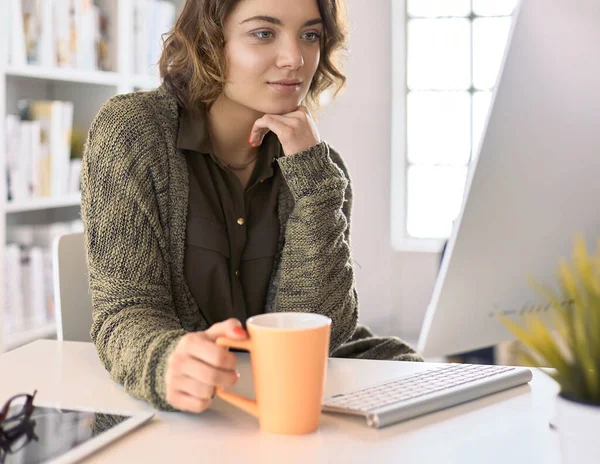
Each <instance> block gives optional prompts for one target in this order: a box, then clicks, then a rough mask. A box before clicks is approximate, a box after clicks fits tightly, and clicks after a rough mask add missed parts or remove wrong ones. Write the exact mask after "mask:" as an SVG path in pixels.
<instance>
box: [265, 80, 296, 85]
mask: <svg viewBox="0 0 600 464" xmlns="http://www.w3.org/2000/svg"><path fill="white" fill-rule="evenodd" d="M269 84H277V85H300V84H302V81H298V80H294V79H283V80H280V81H272V82H269Z"/></svg>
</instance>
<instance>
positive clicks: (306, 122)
mask: <svg viewBox="0 0 600 464" xmlns="http://www.w3.org/2000/svg"><path fill="white" fill-rule="evenodd" d="M269 131H272V132H274V133H275V134H276V135H277V137H278V138H279V142H281V146H282V147H283V152H284V154H285V155H286V156H290V155H294V154H296V153H300V152H302V151H304V150H306V149H308V148H310V147H314V146H315V145H317V144H319V143H320V142H321V138H320V136H319V131H318V129H317V125H316V124H315V122H314V121H313V118H312V116H311V115H310V112H309V111H308V109H307V108H306V107H305V106H299V107H298V109H297V110H296V111H293V112H291V113H287V114H282V115H278V114H265V115H264V116H263V117H262V118H260V119H257V120H256V122H255V123H254V126H252V131H251V132H250V136H249V137H248V142H250V145H252V146H253V147H258V146H259V145H260V144H261V143H262V141H263V139H264V137H265V135H266V134H267V132H269Z"/></svg>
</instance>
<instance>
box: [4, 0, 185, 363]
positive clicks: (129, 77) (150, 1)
mask: <svg viewBox="0 0 600 464" xmlns="http://www.w3.org/2000/svg"><path fill="white" fill-rule="evenodd" d="M64 1H65V2H67V3H71V5H75V4H77V2H81V5H84V4H86V1H85V0H64ZM92 1H93V4H94V6H95V7H98V9H97V10H95V11H97V12H100V13H97V14H102V15H104V16H105V18H107V19H108V21H107V22H105V23H103V24H107V29H106V31H105V32H107V37H108V40H106V44H107V47H106V48H105V50H108V53H107V56H108V59H107V61H106V63H109V64H110V66H108V69H107V67H106V66H104V68H105V69H103V70H98V69H97V66H93V68H95V69H85V70H83V69H81V68H80V67H78V66H77V64H72V65H69V66H66V67H59V66H57V65H51V66H48V65H47V63H39V62H35V61H36V60H30V59H29V58H26V60H25V62H22V61H19V60H18V59H17V60H14V59H9V57H11V58H12V57H13V56H14V50H15V48H11V47H14V46H13V45H11V42H10V40H11V39H12V40H14V31H15V22H14V18H15V16H14V15H12V16H11V14H12V13H14V11H12V10H11V9H14V8H15V7H14V4H15V2H22V3H21V7H22V8H24V9H26V8H28V6H27V2H29V7H30V5H32V4H36V2H31V1H30V0H1V1H0V166H1V167H2V175H0V218H1V220H0V259H1V261H2V263H3V266H1V267H0V283H1V285H0V353H2V352H5V351H9V350H11V349H14V348H17V347H19V346H21V345H24V344H26V343H29V342H31V341H34V340H36V339H39V338H53V337H55V336H56V324H55V321H54V317H53V316H51V315H50V313H49V315H48V318H47V319H46V320H43V321H41V320H39V319H36V320H37V321H38V322H37V323H32V322H31V321H29V320H27V321H26V322H25V323H23V324H21V325H20V326H19V328H18V329H17V328H14V324H13V325H10V326H9V325H8V319H7V318H8V311H9V309H7V308H6V306H7V304H8V305H10V304H11V302H12V301H13V300H11V299H10V298H9V297H10V296H11V295H7V293H11V292H7V290H6V289H7V286H8V285H9V284H8V280H7V279H9V280H10V279H11V278H12V277H13V275H12V274H13V273H14V272H15V270H14V269H13V268H11V267H10V265H7V263H6V259H5V258H6V256H7V255H8V254H9V253H8V252H7V250H8V249H9V248H10V247H11V246H12V247H13V251H14V245H11V244H13V243H15V242H14V241H15V238H14V237H15V236H16V235H17V236H18V233H17V231H19V230H21V229H23V228H32V230H34V231H39V230H41V229H44V228H46V229H48V228H50V226H51V225H52V224H56V223H63V224H65V223H66V224H68V223H73V221H77V220H79V219H80V203H81V194H80V192H75V191H73V192H66V193H64V194H61V195H54V196H43V197H42V196H36V195H34V196H31V197H28V198H20V199H18V200H10V201H9V200H8V196H7V195H8V191H9V189H10V186H9V185H8V181H7V175H6V173H7V160H8V158H7V157H8V156H9V155H8V154H7V130H6V127H7V115H16V114H19V102H20V101H21V100H23V99H27V100H51V101H55V100H56V101H63V102H72V104H73V131H74V133H75V131H77V132H79V133H80V134H83V137H84V138H85V135H86V134H87V130H88V129H89V126H90V124H91V122H92V120H93V118H94V117H95V115H96V114H97V112H98V110H99V109H100V107H101V106H102V104H103V103H104V102H105V101H106V100H108V99H109V98H110V97H112V96H114V95H117V94H121V93H128V92H132V91H137V90H145V89H151V88H155V87H156V86H158V85H159V83H160V81H159V78H158V73H157V71H156V66H153V67H150V65H149V64H148V65H147V66H144V64H145V63H144V62H141V64H140V58H139V55H140V54H141V53H140V48H141V49H143V52H144V53H145V56H148V55H150V56H153V55H152V52H154V56H156V48H154V49H153V50H152V49H150V50H149V49H148V48H149V47H156V46H157V44H158V47H159V48H160V35H161V34H162V33H164V32H167V30H168V29H169V28H170V25H171V24H172V22H171V21H172V20H174V18H175V17H176V15H177V14H178V13H179V12H180V10H181V8H182V6H183V3H184V0H92ZM23 2H25V6H23V5H24V3H23ZM42 3H44V2H42ZM76 8H77V7H75V6H73V10H72V11H75V10H76ZM165 8H166V11H165ZM78 11H81V10H78ZM141 11H142V12H143V15H141V14H140V12H141ZM169 12H170V13H171V15H170V18H171V19H170V18H169V14H165V13H169ZM39 15H40V18H42V19H40V23H41V24H42V27H41V30H42V31H44V30H45V29H44V27H43V25H44V24H47V23H44V22H43V13H39ZM73 17H74V16H73ZM91 17H92V18H94V24H99V22H98V18H97V17H93V16H91ZM142 17H143V19H140V18H142ZM152 18H154V19H152ZM74 23H75V21H74V20H73V22H72V24H74ZM140 24H142V25H140ZM167 26H168V27H167ZM53 27H54V28H55V29H57V26H53ZM72 27H75V26H72ZM47 29H49V30H51V29H52V27H50V28H47ZM80 30H82V31H83V30H84V29H83V28H82V29H80ZM140 30H141V32H136V31H140ZM136 34H138V35H136ZM140 34H143V35H144V36H145V37H148V43H146V41H141V37H140ZM41 35H43V32H42V33H41ZM45 37H46V38H47V37H48V35H46V36H45ZM91 40H92V41H91V42H89V43H94V42H93V39H91ZM52 43H54V41H52ZM140 44H142V45H140ZM53 46H54V45H53ZM58 48H59V47H57V49H58ZM38 50H48V48H47V47H46V46H40V47H39V48H38ZM50 50H52V49H50ZM88 50H89V48H88ZM94 50H98V48H97V47H96V46H95V48H94ZM55 51H57V50H55ZM57 53H58V51H57ZM142 55H143V54H142ZM40 56H41V54H39V55H38V60H37V61H41V58H39V57H40ZM57 56H58V55H57ZM15 61H16V62H17V63H15ZM46 61H47V60H46ZM74 61H76V60H74ZM97 61H98V60H96V62H97ZM147 61H148V62H151V61H152V60H147ZM103 63H104V62H103ZM140 69H142V70H147V72H140ZM35 233H37V232H35ZM51 238H53V237H51ZM36 245H37V244H36ZM47 245H48V244H46V246H47ZM5 283H6V284H5ZM11 288H12V287H11ZM12 317H14V312H13V314H12ZM13 323H14V321H13ZM9 327H10V328H9Z"/></svg>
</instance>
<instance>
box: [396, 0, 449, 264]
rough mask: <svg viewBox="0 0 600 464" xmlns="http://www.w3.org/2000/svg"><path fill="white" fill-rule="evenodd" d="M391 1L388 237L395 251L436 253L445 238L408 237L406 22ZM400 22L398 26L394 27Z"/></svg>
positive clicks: (401, 3) (400, 5) (399, 0)
mask: <svg viewBox="0 0 600 464" xmlns="http://www.w3.org/2000/svg"><path fill="white" fill-rule="evenodd" d="M391 4H392V14H391V22H392V47H391V52H392V57H391V67H392V85H391V91H392V92H391V93H392V98H391V103H392V107H391V113H392V114H391V127H392V131H391V132H392V133H391V139H392V140H391V148H392V159H391V169H390V172H391V176H392V178H391V201H390V205H391V212H390V213H391V214H390V218H391V221H390V223H391V239H392V247H393V248H394V249H395V250H396V251H409V252H425V253H440V252H441V251H442V248H443V247H444V244H445V242H446V240H445V239H434V238H431V239H428V238H416V237H410V236H409V235H408V233H407V230H406V221H407V211H408V203H407V198H406V197H407V194H406V191H407V180H408V179H407V174H408V156H407V145H406V138H407V126H406V118H407V108H406V100H407V96H408V87H407V66H406V65H407V25H408V15H407V12H406V7H407V5H406V0H394V1H393V2H391ZM398 24H401V25H402V27H396V26H397V25H398Z"/></svg>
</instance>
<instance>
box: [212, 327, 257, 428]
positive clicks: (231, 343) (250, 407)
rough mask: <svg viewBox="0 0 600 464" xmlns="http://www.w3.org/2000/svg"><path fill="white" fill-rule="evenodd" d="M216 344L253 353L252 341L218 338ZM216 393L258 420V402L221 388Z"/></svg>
mask: <svg viewBox="0 0 600 464" xmlns="http://www.w3.org/2000/svg"><path fill="white" fill-rule="evenodd" d="M216 344H217V346H226V347H228V348H237V349H238V350H245V351H252V343H251V342H250V340H232V339H231V338H227V337H219V338H217V341H216ZM215 393H216V395H217V396H218V397H219V398H221V399H223V400H225V401H227V402H228V403H231V404H233V405H234V406H236V407H238V408H240V409H241V410H242V411H246V412H247V413H248V414H251V415H253V416H254V417H256V418H258V405H257V404H256V401H252V400H249V399H248V398H244V397H243V396H240V395H236V394H235V393H231V392H228V391H227V390H225V389H224V388H221V387H217V388H216V389H215Z"/></svg>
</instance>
